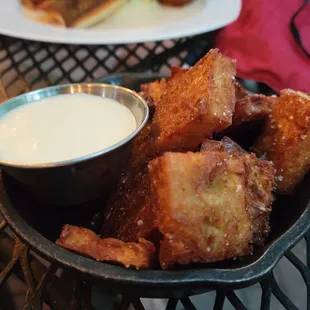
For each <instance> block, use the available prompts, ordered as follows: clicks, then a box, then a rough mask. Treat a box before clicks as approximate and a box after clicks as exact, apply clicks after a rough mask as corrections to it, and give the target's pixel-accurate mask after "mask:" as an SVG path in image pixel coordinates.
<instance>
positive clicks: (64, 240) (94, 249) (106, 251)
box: [56, 225, 155, 269]
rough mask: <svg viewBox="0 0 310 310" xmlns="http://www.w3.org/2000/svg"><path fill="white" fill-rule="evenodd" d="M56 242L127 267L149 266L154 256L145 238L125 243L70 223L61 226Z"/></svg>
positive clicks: (151, 245) (99, 259) (97, 258)
mask: <svg viewBox="0 0 310 310" xmlns="http://www.w3.org/2000/svg"><path fill="white" fill-rule="evenodd" d="M56 244H58V245H59V246H62V247H64V248H66V249H68V250H71V251H74V252H77V253H80V254H83V255H86V256H89V257H91V258H94V259H96V260H98V261H109V262H114V263H119V264H122V265H124V266H125V267H127V268H128V267H131V266H132V267H136V269H140V268H150V267H152V264H153V260H154V256H155V247H154V245H153V244H152V243H151V242H149V241H147V240H144V239H139V242H138V243H133V242H129V243H125V242H123V241H120V240H117V239H113V238H107V239H101V238H100V237H99V236H98V235H96V234H95V233H94V232H93V231H91V230H89V229H86V228H83V227H78V226H71V225H65V226H64V227H63V229H62V232H61V235H60V238H59V239H58V240H57V241H56Z"/></svg>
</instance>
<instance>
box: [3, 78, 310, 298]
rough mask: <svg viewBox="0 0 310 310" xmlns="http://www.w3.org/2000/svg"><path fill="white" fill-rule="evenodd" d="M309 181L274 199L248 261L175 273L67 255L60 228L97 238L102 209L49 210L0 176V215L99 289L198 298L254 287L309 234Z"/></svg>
mask: <svg viewBox="0 0 310 310" xmlns="http://www.w3.org/2000/svg"><path fill="white" fill-rule="evenodd" d="M160 77H161V76H159V75H157V74H149V73H138V74H133V73H129V74H118V75H111V76H107V77H105V78H103V79H101V80H100V82H104V83H110V84H115V85H121V86H125V87H128V88H131V89H135V90H138V89H139V86H140V84H141V83H147V82H150V81H152V80H154V79H158V78H160ZM309 188H310V177H309V176H308V177H307V178H306V179H305V180H304V181H303V182H302V183H301V184H300V186H299V187H298V189H297V192H296V194H295V195H294V196H293V197H277V200H276V202H275V203H274V206H273V211H272V213H271V233H270V236H269V239H268V241H267V244H266V245H265V246H264V247H263V248H261V249H258V250H257V251H255V253H254V255H251V256H247V257H244V258H242V259H237V260H231V261H225V262H220V263H216V264H211V265H210V264H209V265H203V266H202V265H200V266H189V267H187V268H183V269H180V270H167V271H163V270H139V271H137V270H135V269H126V268H123V267H121V266H117V265H112V264H108V263H101V262H97V261H95V260H92V259H89V258H87V257H83V256H81V255H78V254H76V253H72V252H70V251H68V250H66V249H63V248H61V247H59V246H57V245H56V244H55V243H54V242H55V240H56V239H57V237H58V236H59V234H60V231H61V228H62V226H63V225H64V224H73V225H81V226H85V227H88V228H91V229H93V230H95V231H96V232H97V233H99V232H100V225H101V216H102V213H103V212H102V211H103V208H104V203H103V202H101V201H96V202H93V203H89V204H84V205H80V206H75V207H74V209H71V208H59V207H58V208H57V207H53V208H51V207H50V206H48V204H46V205H45V204H43V203H39V202H36V201H34V199H33V198H32V197H31V196H29V194H28V193H27V192H25V191H24V190H23V189H22V188H21V187H20V186H19V184H17V183H15V182H14V181H13V180H12V179H11V178H10V177H9V176H7V175H5V174H3V173H2V176H1V183H0V211H1V213H2V215H3V217H4V218H5V220H6V221H7V223H8V224H9V226H10V227H11V228H12V229H13V231H14V232H15V233H16V234H17V235H18V236H19V237H20V238H21V239H22V240H24V241H25V242H26V243H27V244H29V245H30V247H31V248H32V249H33V250H34V251H36V252H38V253H39V254H40V255H42V256H43V257H46V258H48V259H49V260H51V261H54V262H56V263H59V265H60V266H64V267H67V268H71V270H72V271H75V272H78V273H76V276H80V277H82V278H85V279H90V278H91V280H92V281H93V282H94V283H97V284H100V285H103V286H104V288H105V289H111V290H114V291H117V292H119V293H123V292H126V293H132V294H139V296H140V297H150V298H155V297H161V298H164V297H176V298H181V297H183V296H188V295H193V294H198V293H202V292H204V291H206V290H208V289H211V288H219V287H225V288H226V289H235V288H240V287H245V286H248V285H251V284H253V283H256V282H258V281H260V280H261V279H262V278H263V277H264V276H266V275H268V273H269V272H270V271H271V270H272V269H273V268H274V267H275V265H276V263H277V262H278V261H279V259H280V258H281V257H282V256H283V255H284V254H285V252H286V251H287V250H289V249H290V248H292V247H293V246H294V245H295V244H296V243H297V242H298V241H299V240H300V239H301V238H302V237H303V235H304V234H305V233H306V231H307V230H308V229H309V228H310V209H309V208H308V206H309V201H310V200H309V199H310V190H309Z"/></svg>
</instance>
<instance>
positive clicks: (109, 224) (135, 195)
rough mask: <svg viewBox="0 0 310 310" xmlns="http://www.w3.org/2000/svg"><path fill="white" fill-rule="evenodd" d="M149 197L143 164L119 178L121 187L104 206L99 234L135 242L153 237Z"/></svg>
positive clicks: (146, 175) (151, 210) (147, 179)
mask: <svg viewBox="0 0 310 310" xmlns="http://www.w3.org/2000/svg"><path fill="white" fill-rule="evenodd" d="M154 219H155V212H154V208H153V205H152V203H151V197H150V181H149V174H148V169H147V166H145V167H144V168H143V169H142V170H141V171H139V172H138V173H131V174H129V175H126V176H124V177H123V178H122V181H121V186H120V188H119V189H118V192H117V193H116V195H115V197H113V198H112V200H111V201H110V203H109V204H108V207H107V212H106V214H105V221H104V224H103V230H102V235H103V236H104V237H110V236H111V237H115V238H118V239H121V240H123V241H126V242H128V241H133V242H135V241H136V240H138V239H139V238H145V239H148V240H153V235H156V231H157V228H156V226H155V222H154Z"/></svg>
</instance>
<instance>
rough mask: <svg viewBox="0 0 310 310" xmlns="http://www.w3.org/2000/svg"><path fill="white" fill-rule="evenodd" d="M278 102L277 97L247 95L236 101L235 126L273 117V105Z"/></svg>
mask: <svg viewBox="0 0 310 310" xmlns="http://www.w3.org/2000/svg"><path fill="white" fill-rule="evenodd" d="M276 102H278V97H276V96H264V95H255V94H252V95H247V96H245V97H244V98H242V99H239V100H237V101H236V104H235V112H234V115H233V123H232V125H233V126H237V125H240V124H242V123H245V122H250V121H255V120H260V119H266V118H267V117H269V115H271V110H272V106H273V104H275V103H276Z"/></svg>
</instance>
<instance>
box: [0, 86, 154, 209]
mask: <svg viewBox="0 0 310 310" xmlns="http://www.w3.org/2000/svg"><path fill="white" fill-rule="evenodd" d="M74 93H86V94H92V95H97V96H101V97H106V98H112V99H114V100H116V101H118V102H120V103H122V104H124V105H125V106H126V107H127V108H128V109H129V110H130V111H131V112H132V114H133V115H134V117H135V119H136V122H137V128H136V130H135V131H134V132H133V133H132V134H130V135H129V136H128V137H126V138H125V139H123V140H122V141H120V142H118V143H116V144H115V145H113V146H111V147H108V148H105V149H102V150H100V151H99V152H96V153H92V154H88V155H85V156H82V157H79V158H75V159H72V160H66V161H60V162H52V163H47V164H25V163H23V162H22V161H21V162H8V161H1V160H0V167H1V168H2V169H3V171H5V172H6V173H8V174H9V175H10V176H12V177H13V178H14V179H16V180H18V181H19V182H20V183H21V184H22V185H23V186H25V187H26V188H27V189H28V190H29V191H30V192H32V193H33V194H34V195H35V196H38V197H40V198H41V199H44V200H45V202H46V203H49V204H57V205H72V204H79V203H83V202H86V201H89V200H93V199H95V198H98V197H100V196H106V195H108V194H109V193H110V192H111V190H113V189H114V188H115V185H116V183H117V181H118V180H119V178H120V175H121V173H122V170H123V169H124V167H125V166H126V164H127V162H128V158H129V156H130V150H131V142H132V139H133V138H134V137H135V136H136V135H137V134H138V133H139V132H140V131H141V129H142V128H143V127H144V125H145V124H146V122H147V120H148V117H149V109H148V106H147V104H146V102H145V101H144V100H143V99H142V98H141V97H140V96H139V95H138V94H137V93H135V92H133V91H131V90H129V89H127V88H124V87H119V86H114V85H108V84H93V83H90V84H87V83H82V84H68V85H61V86H55V87H48V88H43V89H40V90H37V91H33V92H30V93H26V94H23V95H21V96H18V97H15V98H13V99H11V100H8V101H6V102H4V103H3V104H1V105H0V117H1V116H3V115H4V114H5V113H7V112H9V111H10V110H12V109H14V108H16V107H18V106H21V105H24V104H27V103H31V102H34V101H37V100H40V99H43V98H48V97H54V96H57V95H60V94H74ZM56 121H57V120H55V126H57V122H56ZM81 126H83V124H81ZM94 134H100V133H97V132H96V133H94ZM81 143H83V141H81Z"/></svg>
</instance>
